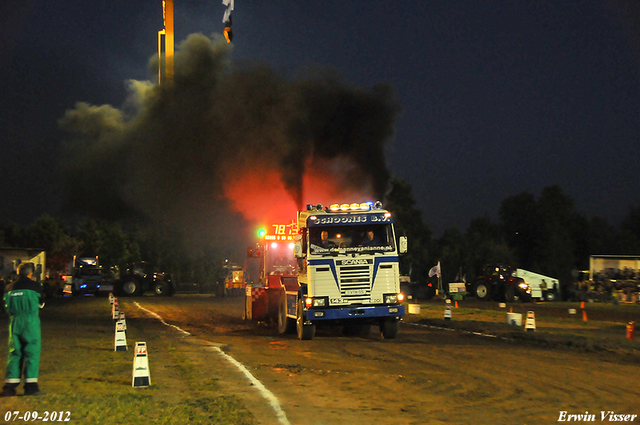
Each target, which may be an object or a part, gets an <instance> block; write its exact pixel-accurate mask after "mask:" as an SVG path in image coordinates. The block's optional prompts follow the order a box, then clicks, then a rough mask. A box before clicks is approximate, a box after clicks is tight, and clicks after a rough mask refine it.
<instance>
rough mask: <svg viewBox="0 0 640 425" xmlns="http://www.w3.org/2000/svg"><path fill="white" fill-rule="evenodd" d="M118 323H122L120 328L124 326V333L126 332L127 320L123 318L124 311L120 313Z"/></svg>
mask: <svg viewBox="0 0 640 425" xmlns="http://www.w3.org/2000/svg"><path fill="white" fill-rule="evenodd" d="M118 321H119V322H120V323H122V326H124V331H125V332H127V320H126V319H125V318H124V311H121V312H120V314H119V316H118Z"/></svg>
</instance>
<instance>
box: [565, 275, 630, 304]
mask: <svg viewBox="0 0 640 425" xmlns="http://www.w3.org/2000/svg"><path fill="white" fill-rule="evenodd" d="M568 292H569V294H568V298H570V299H572V300H576V301H586V300H589V299H592V300H594V301H603V302H616V301H618V302H638V301H639V300H640V296H639V292H640V273H638V271H637V270H633V269H629V268H624V269H623V270H619V269H605V270H601V271H599V272H595V273H594V274H593V276H592V278H591V279H588V280H583V281H578V282H575V283H573V284H572V285H571V286H570V287H569V288H568Z"/></svg>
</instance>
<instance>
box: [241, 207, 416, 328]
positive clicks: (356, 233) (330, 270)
mask: <svg viewBox="0 0 640 425" xmlns="http://www.w3.org/2000/svg"><path fill="white" fill-rule="evenodd" d="M274 228H276V229H277V228H278V227H277V226H274ZM287 228H288V229H289V230H287V232H286V233H288V234H290V236H287V238H288V239H289V240H285V241H278V240H275V241H274V240H272V239H270V238H271V235H265V238H266V239H265V241H264V242H263V244H262V245H260V244H259V245H258V247H257V249H256V251H257V254H256V251H253V250H250V251H251V252H250V253H249V256H250V257H252V256H253V257H260V258H262V264H263V268H262V270H263V271H262V272H261V279H260V283H259V284H258V285H256V284H254V285H251V286H248V287H247V289H246V298H245V299H246V309H245V317H246V318H249V319H253V320H271V321H273V322H275V323H277V327H278V331H279V332H280V333H287V332H289V331H291V332H293V330H294V329H295V330H296V332H297V335H298V338H299V339H303V340H310V339H312V338H313V337H314V336H315V330H316V326H321V325H325V324H327V325H328V324H333V325H335V324H340V325H343V327H344V328H343V329H344V331H345V333H348V334H360V335H365V334H366V335H368V334H369V331H370V328H371V325H377V326H379V327H380V334H381V336H382V337H383V338H385V339H393V338H395V337H396V336H397V334H398V330H399V322H400V320H401V318H402V316H403V315H404V306H403V305H402V301H403V300H404V296H403V294H402V293H401V292H400V280H399V277H400V273H399V268H398V255H399V254H404V253H406V251H407V239H406V237H405V236H401V237H399V238H398V239H396V235H395V231H394V225H393V218H392V216H391V213H390V212H389V211H386V210H384V209H382V204H381V203H380V202H376V203H375V204H373V203H371V202H367V203H357V204H355V203H354V204H334V205H331V206H330V207H326V208H325V207H323V206H322V205H320V204H318V205H308V206H307V209H306V210H305V211H298V213H297V220H296V221H295V222H294V223H293V224H292V225H291V226H289V227H287ZM281 247H288V248H290V249H291V250H292V254H293V257H295V265H294V267H293V268H289V269H280V270H278V267H274V266H272V265H271V261H273V258H274V257H275V255H273V254H271V253H272V252H273V251H274V250H278V249H280V248H281Z"/></svg>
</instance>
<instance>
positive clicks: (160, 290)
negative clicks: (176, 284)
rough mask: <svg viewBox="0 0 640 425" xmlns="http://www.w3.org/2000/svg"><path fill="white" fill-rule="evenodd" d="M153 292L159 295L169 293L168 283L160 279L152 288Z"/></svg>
mask: <svg viewBox="0 0 640 425" xmlns="http://www.w3.org/2000/svg"><path fill="white" fill-rule="evenodd" d="M153 293H154V294H156V295H159V296H168V295H169V284H168V283H167V282H165V281H160V282H158V283H157V284H156V286H155V287H154V288H153Z"/></svg>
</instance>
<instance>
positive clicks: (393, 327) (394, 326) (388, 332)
mask: <svg viewBox="0 0 640 425" xmlns="http://www.w3.org/2000/svg"><path fill="white" fill-rule="evenodd" d="M399 330H400V321H399V320H397V319H395V318H392V319H384V320H383V321H382V322H381V323H380V335H381V336H382V338H384V339H395V337H396V336H398V331H399Z"/></svg>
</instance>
